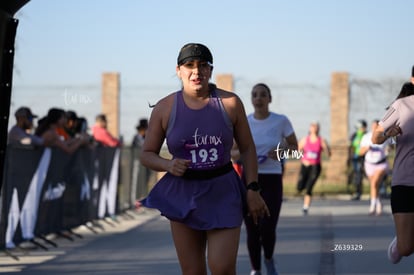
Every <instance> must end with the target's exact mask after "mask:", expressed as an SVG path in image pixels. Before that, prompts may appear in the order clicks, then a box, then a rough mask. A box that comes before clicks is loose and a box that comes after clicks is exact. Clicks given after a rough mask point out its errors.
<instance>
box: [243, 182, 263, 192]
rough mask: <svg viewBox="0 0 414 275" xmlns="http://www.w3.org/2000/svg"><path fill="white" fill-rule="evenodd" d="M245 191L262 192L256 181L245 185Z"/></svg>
mask: <svg viewBox="0 0 414 275" xmlns="http://www.w3.org/2000/svg"><path fill="white" fill-rule="evenodd" d="M246 188H247V190H252V191H260V190H262V188H261V187H260V184H259V183H258V182H257V181H252V182H251V183H249V184H248V185H247V187H246Z"/></svg>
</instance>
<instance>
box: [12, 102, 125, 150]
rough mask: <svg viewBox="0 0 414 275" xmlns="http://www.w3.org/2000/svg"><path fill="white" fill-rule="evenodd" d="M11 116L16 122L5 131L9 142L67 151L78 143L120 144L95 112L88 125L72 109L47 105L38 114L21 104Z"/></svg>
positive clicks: (84, 144)
mask: <svg viewBox="0 0 414 275" xmlns="http://www.w3.org/2000/svg"><path fill="white" fill-rule="evenodd" d="M14 116H15V118H16V123H15V124H14V125H13V126H12V127H11V128H10V130H9V133H8V144H10V145H15V146H19V145H22V146H33V147H38V146H45V147H57V148H60V149H61V150H63V151H65V152H67V153H69V154H70V153H73V152H75V151H76V150H77V149H78V148H80V147H82V146H106V147H120V146H122V142H121V140H120V139H119V138H117V137H115V136H113V135H112V134H111V133H110V131H109V130H108V128H107V125H108V121H107V118H106V115H105V114H98V115H97V116H96V119H95V124H94V125H93V126H92V127H89V126H88V121H87V119H86V118H85V117H80V116H78V115H77V113H76V112H75V111H73V110H63V109H60V108H50V109H49V110H48V112H47V114H46V115H45V116H44V117H39V116H38V115H35V114H34V113H33V112H32V110H31V109H30V108H29V107H26V106H22V107H20V108H18V109H17V110H16V112H15V114H14ZM36 122H37V123H36Z"/></svg>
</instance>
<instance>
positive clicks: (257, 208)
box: [247, 190, 270, 224]
mask: <svg viewBox="0 0 414 275" xmlns="http://www.w3.org/2000/svg"><path fill="white" fill-rule="evenodd" d="M247 206H248V208H249V215H250V216H252V218H253V222H254V223H255V224H257V222H258V220H259V218H263V217H264V216H268V217H269V216H270V212H269V208H267V205H266V203H265V202H264V200H263V198H262V196H261V195H260V192H257V191H253V190H247Z"/></svg>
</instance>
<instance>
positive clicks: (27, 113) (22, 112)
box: [14, 107, 37, 118]
mask: <svg viewBox="0 0 414 275" xmlns="http://www.w3.org/2000/svg"><path fill="white" fill-rule="evenodd" d="M14 115H15V117H16V118H17V117H27V118H36V117H37V115H35V114H33V113H32V111H31V110H30V108H28V107H20V108H19V109H17V111H16V112H15V113H14Z"/></svg>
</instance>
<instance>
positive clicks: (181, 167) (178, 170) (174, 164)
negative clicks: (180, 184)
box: [167, 159, 191, 177]
mask: <svg viewBox="0 0 414 275" xmlns="http://www.w3.org/2000/svg"><path fill="white" fill-rule="evenodd" d="M190 163H191V160H187V159H172V160H170V161H169V164H168V168H167V171H168V172H169V173H170V174H172V175H174V176H177V177H181V176H182V175H184V173H185V171H186V170H187V168H188V166H190Z"/></svg>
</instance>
